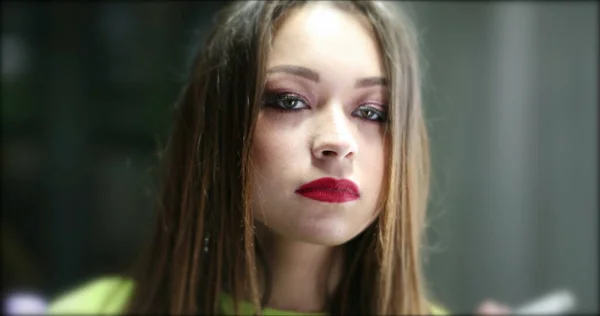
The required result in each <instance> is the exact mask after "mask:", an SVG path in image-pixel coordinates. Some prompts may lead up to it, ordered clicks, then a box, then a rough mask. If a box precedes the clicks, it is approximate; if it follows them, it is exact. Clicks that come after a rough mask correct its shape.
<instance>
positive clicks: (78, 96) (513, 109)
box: [1, 1, 599, 312]
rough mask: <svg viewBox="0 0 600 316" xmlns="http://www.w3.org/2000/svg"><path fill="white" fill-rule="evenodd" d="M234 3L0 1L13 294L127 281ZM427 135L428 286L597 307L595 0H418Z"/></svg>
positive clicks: (467, 307)
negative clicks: (186, 84)
mask: <svg viewBox="0 0 600 316" xmlns="http://www.w3.org/2000/svg"><path fill="white" fill-rule="evenodd" d="M223 5H224V3H223V2H135V3H134V2H132V3H126V2H123V3H121V2H105V3H95V4H83V3H81V4H77V3H75V2H64V3H62V2H47V3H44V2H7V1H3V2H2V33H1V41H2V42H1V43H2V44H1V52H2V54H1V58H2V59H1V60H2V63H1V66H2V68H1V76H2V88H1V89H2V90H1V96H2V116H1V119H2V135H1V136H2V160H1V162H2V188H1V190H2V195H1V197H2V230H1V232H2V235H1V236H2V248H1V249H2V280H3V281H2V293H3V296H5V295H7V294H8V293H11V292H14V291H17V290H23V289H33V290H37V291H39V292H41V293H43V294H44V295H45V296H47V297H54V296H56V295H58V294H60V293H63V292H64V291H66V290H68V289H70V288H72V287H73V286H76V285H78V284H80V283H81V282H85V281H87V280H90V279H92V278H94V277H98V276H102V275H107V274H114V273H119V272H120V271H122V270H123V269H125V268H126V267H127V266H128V264H129V263H130V261H131V260H132V259H133V258H134V256H135V255H136V253H137V250H138V249H139V247H140V245H141V244H142V243H143V242H144V240H145V238H146V237H147V236H148V234H149V232H150V229H151V228H152V216H153V207H154V204H153V203H154V201H155V195H154V188H155V186H156V180H157V178H156V172H157V168H158V152H159V149H160V148H162V146H163V145H164V143H165V141H166V138H167V133H168V131H169V127H170V124H171V121H170V118H171V110H172V108H173V103H174V101H175V99H176V97H177V94H178V92H179V89H180V87H181V84H182V83H183V81H184V79H185V76H186V71H187V66H188V64H189V60H190V58H191V56H192V54H193V53H194V52H195V51H196V47H197V46H198V45H200V44H201V43H202V42H203V40H204V39H205V38H206V35H207V31H208V30H209V28H210V26H211V24H212V18H213V15H214V13H215V11H216V10H217V9H218V8H220V7H222V6H223ZM405 5H406V6H407V7H408V8H409V10H410V12H411V14H412V16H413V18H414V19H415V22H416V24H417V26H418V28H419V33H420V36H421V41H422V45H423V48H422V53H423V57H424V60H425V61H424V63H423V68H424V70H425V82H424V84H425V85H424V99H425V107H426V112H427V117H428V122H429V126H430V132H431V137H432V142H431V147H432V155H433V167H434V178H433V181H434V183H433V197H432V202H431V208H430V212H431V213H430V214H431V216H430V223H429V237H430V238H429V239H430V245H429V246H428V248H427V252H428V253H430V255H429V261H428V262H427V274H428V277H429V282H430V285H431V287H432V289H433V292H434V294H435V297H436V299H438V300H439V301H441V302H442V303H444V304H445V305H446V306H447V307H449V308H450V309H451V310H452V311H455V312H460V311H464V312H468V311H472V310H474V308H475V306H476V305H477V304H478V303H479V302H480V301H481V300H483V299H484V298H487V297H493V298H495V299H498V300H500V301H503V302H506V303H509V304H511V305H518V304H520V303H523V302H525V301H527V300H529V299H532V298H535V297H536V296H539V295H541V294H544V293H545V292H547V291H550V290H553V289H558V288H566V289H569V290H571V291H573V292H574V293H575V295H576V296H577V299H578V311H579V312H595V311H597V310H598V302H597V296H598V270H597V266H598V237H597V234H598V199H597V190H598V181H597V180H598V166H597V159H598V157H597V154H598V147H597V145H598V131H597V123H598V122H597V119H598V54H599V52H598V3H597V2H593V1H589V2H563V3H561V2H539V3H535V2H527V3H525V2H483V3H477V2H464V3H463V2H414V3H405Z"/></svg>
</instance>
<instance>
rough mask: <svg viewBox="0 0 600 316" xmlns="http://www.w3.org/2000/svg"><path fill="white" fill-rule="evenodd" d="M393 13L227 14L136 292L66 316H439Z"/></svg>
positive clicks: (183, 122)
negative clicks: (426, 265) (431, 289)
mask: <svg viewBox="0 0 600 316" xmlns="http://www.w3.org/2000/svg"><path fill="white" fill-rule="evenodd" d="M396 6H397V5H396V4H395V3H393V2H386V1H381V2H370V1H353V2H345V1H344V2H341V1H340V2H322V1H315V2H303V1H244V2H237V3H234V4H232V5H230V6H229V7H228V8H227V9H226V10H224V11H223V12H222V13H221V14H220V16H219V20H218V25H217V26H216V28H215V30H214V32H213V33H212V35H211V36H210V38H209V39H208V42H207V43H206V45H205V47H204V48H203V50H202V52H201V53H199V55H198V56H197V59H196V60H195V63H194V65H193V71H192V72H191V76H190V78H189V81H188V83H187V84H186V86H185V87H184V89H183V92H182V95H181V98H180V100H179V102H178V103H177V111H176V115H175V122H174V129H173V132H172V135H171V137H170V141H169V143H168V145H167V148H166V155H165V165H164V172H165V173H164V178H163V183H162V192H161V196H160V203H159V209H158V223H157V226H156V230H155V234H154V237H153V240H152V242H151V246H150V250H149V252H148V255H147V257H146V258H145V260H144V261H143V264H142V265H141V266H139V267H137V269H136V271H135V274H134V275H133V276H132V277H131V278H110V279H102V280H97V281H94V282H92V283H91V284H90V285H86V286H84V287H83V288H81V289H79V290H77V291H75V292H73V293H70V294H67V295H66V296H65V297H63V298H61V299H59V300H58V301H56V302H55V303H54V304H53V305H52V307H51V312H53V313H57V314H58V313H64V312H80V313H85V312H90V313H99V312H108V313H135V314H145V313H161V314H162V313H172V314H197V313H201V314H229V313H231V314H245V313H247V314H278V315H280V314H285V313H321V314H388V315H390V314H413V315H414V314H431V313H441V312H443V311H441V310H440V309H439V308H436V307H435V306H434V305H432V304H431V302H430V301H429V300H428V297H427V291H426V283H425V282H424V279H423V272H422V270H421V248H422V244H423V240H422V235H423V227H424V221H425V208H426V202H427V193H428V176H429V169H428V163H429V161H428V159H429V156H428V149H427V146H428V145H427V134H426V128H425V123H424V121H423V114H422V105H421V96H420V75H419V67H418V65H419V58H418V57H419V54H418V50H417V39H416V38H415V34H414V33H413V28H412V26H411V25H410V24H409V20H408V19H407V17H406V16H405V15H403V14H402V12H401V11H400V10H398V9H397V7H396Z"/></svg>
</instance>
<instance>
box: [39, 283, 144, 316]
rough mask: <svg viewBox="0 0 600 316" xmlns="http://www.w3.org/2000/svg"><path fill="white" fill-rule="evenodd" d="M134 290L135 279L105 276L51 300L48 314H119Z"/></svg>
mask: <svg viewBox="0 0 600 316" xmlns="http://www.w3.org/2000/svg"><path fill="white" fill-rule="evenodd" d="M132 290H133V281H131V280H129V279H126V278H121V277H103V278H98V279H94V280H92V281H90V282H87V283H85V284H83V285H81V286H79V287H76V288H74V289H73V290H71V291H69V292H66V293H64V294H62V295H60V296H58V298H56V299H55V300H54V301H52V302H50V306H49V310H48V314H50V315H63V314H80V315H81V314H98V313H103V314H119V313H120V312H121V310H122V309H123V307H124V306H125V303H126V302H127V299H128V298H129V296H130V295H131V292H132Z"/></svg>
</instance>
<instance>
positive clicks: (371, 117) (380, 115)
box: [352, 105, 387, 122]
mask: <svg viewBox="0 0 600 316" xmlns="http://www.w3.org/2000/svg"><path fill="white" fill-rule="evenodd" d="M352 115H354V116H356V117H359V118H361V119H365V120H368V121H375V122H385V121H387V115H386V113H385V112H383V111H380V110H378V109H376V108H374V107H371V106H367V105H361V106H359V107H358V108H357V109H356V110H354V112H352Z"/></svg>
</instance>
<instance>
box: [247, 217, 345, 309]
mask: <svg viewBox="0 0 600 316" xmlns="http://www.w3.org/2000/svg"><path fill="white" fill-rule="evenodd" d="M257 238H258V242H259V246H260V247H261V248H262V251H263V254H264V259H265V261H266V262H265V263H266V265H267V266H266V269H267V271H268V277H266V276H262V282H261V283H263V284H265V282H269V286H270V291H269V297H268V299H267V301H266V306H267V307H270V308H274V309H279V310H289V311H297V312H323V311H326V309H327V306H328V301H329V298H330V297H331V296H332V294H333V292H334V291H335V289H336V287H337V285H338V283H339V282H340V278H341V272H342V271H341V270H342V258H343V256H342V248H341V246H338V247H332V246H323V245H315V244H309V243H304V242H299V241H295V240H290V239H286V238H284V237H282V236H281V235H277V234H275V233H273V232H272V231H270V230H269V229H268V228H265V227H264V226H263V227H257ZM261 263H262V262H261Z"/></svg>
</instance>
